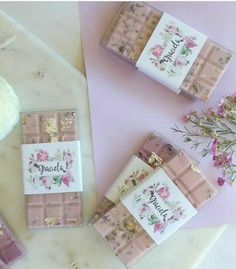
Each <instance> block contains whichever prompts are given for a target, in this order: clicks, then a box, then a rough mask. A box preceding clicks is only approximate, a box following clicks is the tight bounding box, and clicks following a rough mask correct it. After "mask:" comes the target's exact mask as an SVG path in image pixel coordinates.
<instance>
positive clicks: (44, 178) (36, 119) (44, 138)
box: [21, 110, 83, 229]
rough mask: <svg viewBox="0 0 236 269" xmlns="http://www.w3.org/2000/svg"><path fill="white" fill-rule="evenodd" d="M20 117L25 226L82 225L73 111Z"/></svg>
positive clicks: (78, 149)
mask: <svg viewBox="0 0 236 269" xmlns="http://www.w3.org/2000/svg"><path fill="white" fill-rule="evenodd" d="M21 119H22V132H23V144H22V162H23V165H22V166H23V181H24V193H25V198H26V216H27V226H28V228H31V229H34V228H53V227H76V226H81V225H83V207H82V197H83V181H82V166H81V146H80V141H79V135H78V113H77V111H76V110H62V111H49V112H25V113H22V115H21Z"/></svg>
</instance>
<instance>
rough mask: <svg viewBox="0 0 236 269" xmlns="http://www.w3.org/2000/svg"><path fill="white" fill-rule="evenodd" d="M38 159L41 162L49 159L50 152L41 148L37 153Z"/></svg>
mask: <svg viewBox="0 0 236 269" xmlns="http://www.w3.org/2000/svg"><path fill="white" fill-rule="evenodd" d="M37 161H39V162H44V161H48V153H47V152H46V151H43V150H40V151H39V152H38V153H37Z"/></svg>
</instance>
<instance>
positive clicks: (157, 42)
mask: <svg viewBox="0 0 236 269" xmlns="http://www.w3.org/2000/svg"><path fill="white" fill-rule="evenodd" d="M206 40H207V36H205V35H204V34H202V33H200V32H198V31H197V30H195V29H193V28H191V27H190V26H188V25H186V24H184V23H183V22H181V21H179V20H177V19H176V18H174V17H172V16H170V15H169V14H167V13H164V14H163V15H162V17H161V19H160V21H159V23H158V24H157V26H156V28H155V30H154V32H153V33H152V35H151V37H150V39H149V41H148V43H147V44H146V46H145V48H144V50H143V51H142V53H141V55H140V57H139V59H138V61H137V63H136V67H137V68H138V69H140V70H141V71H142V72H143V73H145V74H146V75H148V76H150V77H151V78H153V79H154V80H157V81H159V82H160V83H161V84H163V85H165V86H166V87H168V88H170V89H171V90H172V91H174V92H176V93H179V92H180V91H181V89H180V86H181V84H182V83H183V81H184V79H185V78H186V76H187V74H188V72H189V70H190V68H191V66H192V64H193V63H194V61H195V60H196V58H197V56H198V54H199V52H200V50H201V49H202V47H203V45H204V43H205V42H206Z"/></svg>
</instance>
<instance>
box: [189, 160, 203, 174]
mask: <svg viewBox="0 0 236 269" xmlns="http://www.w3.org/2000/svg"><path fill="white" fill-rule="evenodd" d="M191 170H192V171H193V172H195V173H199V174H200V173H201V172H200V170H199V169H198V167H197V166H196V164H194V163H192V164H191Z"/></svg>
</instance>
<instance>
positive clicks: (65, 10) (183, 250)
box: [0, 2, 224, 269]
mask: <svg viewBox="0 0 236 269" xmlns="http://www.w3.org/2000/svg"><path fill="white" fill-rule="evenodd" d="M77 7H78V6H77V3H63V2H62V3H3V2H2V3H0V8H2V9H4V10H6V11H7V12H8V13H9V14H10V15H12V16H13V17H15V18H17V20H18V21H20V22H21V23H22V24H23V25H26V26H27V28H30V30H31V31H33V32H35V33H36V34H37V35H39V36H40V38H41V39H43V40H44V41H46V42H47V43H49V44H50V46H51V47H53V48H54V49H55V50H56V51H57V52H58V53H60V54H61V55H62V56H63V57H64V58H65V59H66V60H68V61H69V62H70V63H71V64H72V65H74V66H76V67H77V68H80V70H83V59H82V57H79V58H78V59H77V58H76V57H77V56H76V55H78V54H77V53H78V52H76V53H75V54H74V57H73V52H71V49H72V51H76V49H74V48H77V50H78V51H79V55H82V54H81V50H80V45H79V46H78V47H77V46H76V45H74V43H73V40H76V42H77V41H79V38H78V37H79V24H78V23H77V22H78V20H77V19H78V13H77V12H75V10H77ZM36 11H37V12H36ZM68 14H71V16H68ZM42 18H43V19H44V20H42ZM62 22H63V23H62ZM0 23H1V32H0V40H1V39H4V38H5V37H6V36H8V35H9V34H15V33H16V34H17V39H16V43H15V44H14V43H12V45H11V46H9V47H8V49H6V50H5V51H0V59H1V66H0V74H1V75H2V76H4V77H5V78H7V79H8V80H9V81H10V82H11V83H12V85H13V86H14V87H15V89H16V91H17V93H18V94H19V96H20V99H21V102H22V109H23V110H31V109H34V110H37V109H55V108H61V107H62V108H69V107H70V106H71V105H73V106H76V107H78V108H79V109H80V112H81V113H82V115H83V117H82V122H81V128H82V130H83V132H82V133H83V134H82V140H83V144H84V145H85V147H84V149H85V150H83V161H84V174H85V175H86V176H85V180H86V188H87V190H90V195H88V197H87V198H86V208H87V209H86V212H87V215H89V214H90V213H91V211H92V210H93V208H94V206H95V204H96V195H95V192H94V169H93V158H92V147H91V132H90V125H89V111H88V99H87V87H86V82H85V79H84V77H83V75H82V74H80V73H79V72H77V71H76V70H75V69H74V68H72V67H71V66H70V65H69V64H67V63H66V62H65V61H64V60H63V59H62V58H60V57H59V56H57V55H56V54H55V53H54V52H53V51H51V50H50V49H49V48H48V47H46V46H45V45H44V44H43V43H42V42H40V41H39V40H38V39H36V38H35V37H34V36H32V35H29V34H28V32H26V31H25V30H24V29H22V28H19V29H16V28H15V27H16V25H15V24H14V26H12V25H11V23H9V22H8V21H7V20H6V18H5V16H4V15H3V14H0ZM41 23H42V24H41ZM45 25H47V26H48V28H49V30H48V31H45ZM61 25H63V26H65V25H66V26H65V29H64V28H63V29H61V28H60V26H61ZM17 27H19V26H17ZM70 31H71V32H70ZM68 32H69V33H71V34H72V36H71V39H69V38H70V34H69V33H68ZM75 34H76V35H75ZM66 38H68V40H67V39H66ZM65 40H66V41H65ZM39 69H40V70H41V71H44V73H45V76H44V79H43V80H41V79H40V78H39V77H38V76H37V72H38V71H39ZM12 70H16V72H12ZM49 89H50V92H49ZM76 89H77V91H76ZM62 96H63V98H61V97H62ZM19 146H20V128H19V125H18V126H17V127H16V128H15V130H14V132H13V133H12V134H11V135H10V136H9V137H8V138H7V139H6V140H4V141H2V142H1V143H0V159H1V162H0V169H1V171H2V176H1V177H0V210H1V211H2V212H3V213H4V215H5V216H6V218H7V219H8V221H9V222H10V224H11V225H12V227H13V229H14V231H15V232H16V233H17V234H18V235H19V237H20V239H21V240H22V241H23V243H24V245H25V246H26V248H27V251H28V255H27V256H26V257H25V258H24V259H23V260H21V261H19V262H18V263H17V264H15V265H14V266H13V267H12V268H13V269H14V268H15V269H42V268H50V269H54V268H55V269H61V268H64V269H66V268H72V267H71V265H70V263H71V261H76V262H77V264H78V267H79V268H80V269H81V268H91V269H95V268H96V269H97V268H102V269H111V268H112V269H118V268H124V267H123V265H121V263H120V262H119V261H118V260H117V258H116V257H115V256H113V254H112V253H111V252H110V250H109V248H107V247H106V246H104V244H103V242H102V240H101V239H100V238H99V236H98V235H96V233H94V232H93V231H92V230H91V229H89V228H82V229H66V230H65V229H64V230H59V229H57V230H53V231H52V230H50V231H42V232H41V231H38V232H29V231H27V230H26V227H25V219H24V198H23V194H22V193H23V189H22V180H21V163H20V152H19ZM9 160H11V161H9ZM89 185H90V186H89ZM223 230H224V227H221V228H214V229H211V228H209V229H194V230H185V231H182V230H181V231H178V232H177V233H176V234H175V235H174V236H173V237H172V238H170V239H169V240H168V241H166V242H165V243H164V244H163V245H162V246H160V247H159V248H158V249H155V250H154V251H152V253H151V254H150V255H147V256H146V257H145V259H143V260H142V262H141V263H140V264H138V265H136V266H135V267H134V268H137V269H138V268H140V269H141V268H144V267H146V268H150V269H152V268H157V267H158V265H159V268H162V269H169V268H173V264H175V268H176V269H192V268H194V267H196V265H197V264H199V262H200V261H201V259H202V257H203V256H204V254H205V253H206V252H207V251H208V250H209V248H210V247H211V246H212V245H213V244H214V242H215V241H216V240H217V239H218V237H219V236H220V234H221V233H222V232H223ZM186 257H187V258H186ZM111 266H112V267H111Z"/></svg>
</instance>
